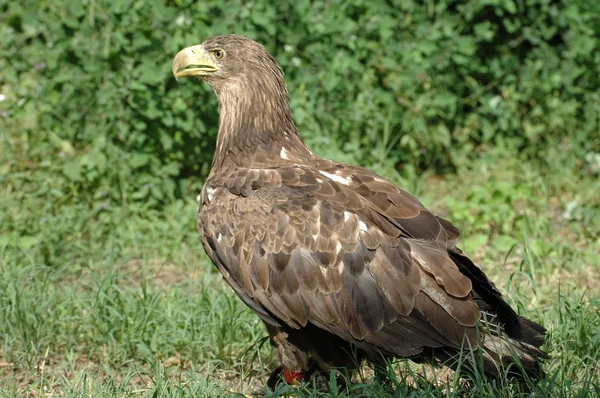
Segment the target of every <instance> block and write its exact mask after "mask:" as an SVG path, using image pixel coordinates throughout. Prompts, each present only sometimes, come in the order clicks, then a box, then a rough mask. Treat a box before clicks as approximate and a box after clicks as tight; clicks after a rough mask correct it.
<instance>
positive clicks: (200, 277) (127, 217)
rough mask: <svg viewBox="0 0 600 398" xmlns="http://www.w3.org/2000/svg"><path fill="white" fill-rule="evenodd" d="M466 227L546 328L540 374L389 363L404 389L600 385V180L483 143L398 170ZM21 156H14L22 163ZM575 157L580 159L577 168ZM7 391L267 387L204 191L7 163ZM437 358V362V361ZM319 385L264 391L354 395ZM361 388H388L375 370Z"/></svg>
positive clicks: (117, 392) (387, 170) (3, 346)
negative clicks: (199, 223) (412, 172)
mask: <svg viewBox="0 0 600 398" xmlns="http://www.w3.org/2000/svg"><path fill="white" fill-rule="evenodd" d="M373 167H374V168H376V169H377V170H378V171H380V172H382V173H384V174H386V175H388V176H389V177H390V178H392V179H394V180H395V181H397V182H399V183H401V184H403V185H404V186H406V187H407V188H408V189H409V190H411V191H412V192H414V193H415V194H417V195H418V196H419V197H421V198H422V199H423V200H424V202H425V203H426V204H427V205H428V206H429V207H431V208H433V209H435V210H436V211H437V212H438V213H439V214H441V215H443V216H446V217H447V218H449V219H451V220H453V221H454V222H455V223H456V224H457V226H459V227H460V228H461V229H462V231H463V235H464V239H463V243H462V247H463V248H464V249H465V250H466V251H467V252H468V253H469V254H470V255H471V256H472V257H473V258H474V259H475V260H476V261H477V262H478V264H480V265H481V266H482V267H483V268H484V270H485V271H486V272H487V273H488V275H490V277H491V278H492V279H493V280H495V281H496V282H497V284H498V286H499V287H500V288H502V290H503V291H504V292H505V293H506V294H507V296H508V299H509V301H510V302H511V303H512V304H514V305H515V306H516V308H517V309H518V311H519V312H520V313H521V314H525V315H527V316H528V317H531V318H532V319H534V320H536V321H539V322H541V323H543V324H544V325H546V326H547V327H548V329H549V334H548V342H547V344H546V346H545V349H546V351H548V352H549V353H550V355H551V356H552V359H551V360H549V361H548V362H547V364H546V365H545V369H546V372H547V377H546V378H545V379H544V380H541V381H540V382H538V383H529V385H525V386H523V385H515V384H510V383H508V382H506V381H485V380H482V379H479V378H475V380H473V381H472V382H471V383H467V384H465V383H463V382H460V381H459V380H458V379H453V378H452V377H451V378H450V380H449V382H448V383H438V385H435V384H432V383H431V382H429V381H427V380H426V379H425V378H424V377H422V374H423V370H422V369H421V367H420V366H418V365H415V364H410V363H407V362H399V363H398V364H396V365H395V369H396V371H397V372H396V373H395V374H394V375H393V376H394V381H393V383H392V389H394V390H395V394H396V395H397V396H414V397H421V396H423V397H425V396H427V397H438V396H439V397H442V396H444V397H448V396H451V397H458V396H460V397H463V396H467V397H498V396H500V397H510V396H518V395H519V394H521V395H525V394H526V391H529V392H530V393H531V394H533V395H534V396H539V397H555V396H556V397H558V396H569V397H584V396H600V364H599V359H600V270H599V268H598V267H599V266H598V264H599V262H600V260H599V259H600V244H599V237H600V234H599V232H600V199H599V195H598V192H600V182H599V180H598V178H597V176H596V175H594V174H592V173H591V172H586V171H585V170H583V171H582V170H580V169H576V168H574V167H572V168H568V167H567V168H564V169H563V168H561V167H559V166H558V163H557V164H555V165H553V166H546V167H542V166H539V165H534V164H528V163H521V162H519V161H517V160H514V159H512V158H509V157H503V156H501V155H499V154H496V153H488V154H486V155H485V156H482V157H481V158H480V159H479V160H477V161H475V162H474V163H472V164H471V166H470V167H469V168H464V169H462V170H459V171H458V172H457V174H456V175H448V176H445V177H439V176H434V175H423V176H419V178H417V177H410V176H408V177H407V176H403V178H402V177H401V176H399V175H397V174H396V173H395V172H394V171H393V169H392V168H391V167H389V166H386V165H385V164H381V165H373ZM15 168H16V167H15ZM575 170H577V171H575ZM1 178H2V179H1V181H2V184H1V185H2V186H3V188H2V191H3V193H2V196H3V197H2V203H1V204H0V218H1V221H2V226H1V227H0V396H10V397H12V396H59V395H62V396H66V397H83V396H86V397H89V396H93V397H113V396H152V397H179V396H206V397H214V396H219V395H227V394H232V395H235V394H236V393H240V394H242V395H243V394H253V393H256V392H264V388H263V385H264V382H265V380H266V377H268V375H269V372H270V370H271V369H273V368H274V367H275V366H276V364H275V362H274V359H273V358H272V357H271V354H270V348H269V345H268V343H266V342H265V339H264V337H265V335H266V332H265V331H264V328H263V326H262V324H261V322H259V320H258V318H257V317H256V316H254V315H253V314H252V313H251V311H249V310H248V309H247V308H246V307H245V306H244V305H243V304H242V303H241V302H240V301H239V300H238V299H237V298H235V297H234V295H233V294H232V292H231V290H230V289H229V288H228V287H227V286H226V285H225V284H224V283H223V281H222V279H221V277H220V275H219V274H218V273H217V272H216V271H215V270H214V269H213V267H212V265H211V264H210V263H209V261H208V259H207V258H206V256H205V255H204V253H203V250H202V247H201V245H200V242H199V239H198V237H197V233H196V227H195V212H196V206H197V204H196V202H195V201H194V199H193V198H189V200H187V201H182V200H178V201H175V202H173V203H171V204H170V205H168V206H167V207H165V208H164V209H163V210H161V211H158V210H153V209H150V208H143V207H140V206H139V205H136V204H135V203H133V204H131V203H130V204H127V203H126V202H124V203H123V205H122V206H120V207H115V208H111V207H102V206H100V207H98V206H95V205H88V204H85V203H82V202H78V201H77V198H76V196H74V197H72V198H71V199H69V200H61V199H52V195H51V194H49V193H48V192H42V193H39V192H38V190H39V189H40V187H41V186H43V185H44V181H42V179H41V177H39V174H37V175H36V173H35V172H33V173H29V172H16V171H15V172H11V173H6V174H3V175H2V176H1ZM430 371H431V370H429V372H430ZM331 388H332V389H333V390H332V391H329V392H327V389H325V388H323V386H322V385H321V386H320V387H319V386H317V387H316V388H315V386H313V385H312V384H311V385H304V386H301V387H299V388H289V387H286V386H284V387H281V390H280V391H276V392H274V393H267V394H266V395H267V396H280V395H286V394H287V395H293V396H309V397H316V396H330V395H331V396H346V395H345V394H346V393H343V392H338V393H336V391H335V387H334V386H331ZM351 393H352V394H353V395H354V396H358V395H360V396H367V397H379V396H386V395H389V394H390V390H389V389H387V390H386V389H384V387H382V386H380V385H378V384H377V383H376V382H374V381H373V380H372V379H371V378H370V377H369V372H368V371H366V372H365V375H364V377H363V379H361V380H359V381H358V382H357V383H356V384H355V385H354V386H353V387H352V390H351Z"/></svg>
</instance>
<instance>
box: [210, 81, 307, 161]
mask: <svg viewBox="0 0 600 398" xmlns="http://www.w3.org/2000/svg"><path fill="white" fill-rule="evenodd" d="M250 76H251V77H250V78H248V79H246V80H241V79H235V80H234V79H230V80H229V81H228V82H227V83H226V84H223V85H222V86H220V87H218V88H217V87H215V92H216V93H217V96H218V98H219V135H218V138H217V148H216V152H215V157H214V159H213V169H215V168H231V167H253V166H256V165H260V167H272V166H277V165H279V164H281V163H282V162H285V160H290V159H292V158H294V159H297V160H299V161H301V160H302V159H304V158H306V159H308V158H310V157H312V152H311V151H310V150H309V149H308V147H307V146H306V145H305V144H304V142H303V141H302V138H301V137H300V134H299V133H298V130H297V129H296V125H295V124H294V121H293V119H292V114H291V111H290V104H289V97H288V92H287V88H286V85H285V81H284V79H283V76H282V75H281V73H280V72H278V71H272V70H270V71H267V72H262V74H261V73H255V74H250ZM282 154H283V157H282Z"/></svg>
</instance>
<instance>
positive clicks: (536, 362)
mask: <svg viewBox="0 0 600 398" xmlns="http://www.w3.org/2000/svg"><path fill="white" fill-rule="evenodd" d="M519 322H520V323H521V325H520V326H521V328H522V338H521V339H518V340H517V339H514V338H512V337H509V336H508V335H507V334H506V333H504V332H503V331H502V330H499V329H498V327H497V326H498V325H496V324H493V325H490V326H492V327H493V328H489V329H488V330H486V331H483V341H482V342H481V343H480V346H479V348H477V347H473V348H471V347H464V349H463V350H457V349H451V348H442V349H435V350H433V352H432V354H433V355H434V356H435V357H436V358H437V359H438V360H440V361H441V362H443V363H444V364H445V365H447V366H449V367H450V368H452V369H453V370H455V371H456V370H460V371H462V372H465V373H467V374H471V375H474V374H475V373H477V372H476V371H475V369H476V368H477V369H479V372H478V373H480V374H481V373H483V374H485V375H486V376H488V377H492V378H498V377H504V376H505V375H508V376H509V377H511V378H515V379H523V378H524V377H529V378H530V379H533V380H538V379H541V378H543V377H544V372H543V370H542V367H541V365H542V362H543V360H544V359H548V358H549V357H548V354H546V353H545V352H544V351H542V350H541V349H540V348H539V347H540V346H541V345H542V344H543V342H544V333H545V332H546V330H545V329H544V328H543V327H542V326H540V325H538V324H537V323H535V322H532V321H530V320H528V319H525V318H523V317H519ZM484 327H485V321H484Z"/></svg>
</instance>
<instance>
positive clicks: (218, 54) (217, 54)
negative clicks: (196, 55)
mask: <svg viewBox="0 0 600 398" xmlns="http://www.w3.org/2000/svg"><path fill="white" fill-rule="evenodd" d="M213 54H215V58H216V59H221V58H223V57H224V56H225V51H223V50H221V49H220V48H219V49H217V50H214V51H213Z"/></svg>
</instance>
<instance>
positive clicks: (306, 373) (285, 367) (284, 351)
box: [265, 323, 312, 389]
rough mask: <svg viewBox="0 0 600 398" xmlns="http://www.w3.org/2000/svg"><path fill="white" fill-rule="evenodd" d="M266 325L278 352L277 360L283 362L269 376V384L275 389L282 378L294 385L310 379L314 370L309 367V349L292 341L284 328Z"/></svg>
mask: <svg viewBox="0 0 600 398" xmlns="http://www.w3.org/2000/svg"><path fill="white" fill-rule="evenodd" d="M265 325H266V327H267V331H268V332H269V339H270V341H271V345H272V346H273V349H274V350H275V352H276V354H277V360H278V361H279V363H280V364H281V366H279V367H278V368H276V369H275V370H274V371H273V372H272V373H271V375H270V376H269V379H268V380H267V386H268V387H269V388H270V389H274V388H275V386H276V385H277V383H278V382H280V381H281V379H283V380H284V381H285V382H286V383H288V384H292V385H293V384H298V383H301V382H302V381H305V380H306V379H308V378H309V377H310V375H311V373H312V370H311V368H310V367H309V360H308V353H307V350H306V349H302V348H300V347H298V346H297V345H295V344H293V343H291V342H290V341H289V339H288V337H289V335H288V333H286V332H285V330H283V329H282V328H280V327H276V326H273V325H269V324H267V323H265Z"/></svg>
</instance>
